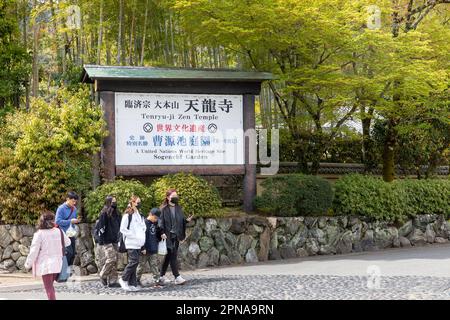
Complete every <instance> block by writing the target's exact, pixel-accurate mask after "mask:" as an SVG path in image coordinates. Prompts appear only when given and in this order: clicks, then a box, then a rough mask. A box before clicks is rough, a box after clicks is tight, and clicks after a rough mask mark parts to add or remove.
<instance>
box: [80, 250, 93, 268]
mask: <svg viewBox="0 0 450 320" xmlns="http://www.w3.org/2000/svg"><path fill="white" fill-rule="evenodd" d="M92 263H95V260H94V255H93V254H92V253H90V252H89V251H86V252H84V253H83V254H81V255H80V265H81V267H82V268H86V267H87V266H88V265H90V264H92Z"/></svg>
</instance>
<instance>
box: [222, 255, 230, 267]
mask: <svg viewBox="0 0 450 320" xmlns="http://www.w3.org/2000/svg"><path fill="white" fill-rule="evenodd" d="M230 264H231V261H230V258H228V256H226V255H224V254H221V255H220V258H219V265H220V266H229V265H230Z"/></svg>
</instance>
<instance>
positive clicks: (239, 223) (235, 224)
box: [230, 217, 246, 234]
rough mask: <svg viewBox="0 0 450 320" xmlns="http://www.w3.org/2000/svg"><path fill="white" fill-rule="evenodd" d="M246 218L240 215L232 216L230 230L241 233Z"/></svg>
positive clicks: (243, 230)
mask: <svg viewBox="0 0 450 320" xmlns="http://www.w3.org/2000/svg"><path fill="white" fill-rule="evenodd" d="M245 227H246V219H245V218H242V217H238V218H232V219H231V227H230V231H231V232H232V233H234V234H241V233H244V232H245Z"/></svg>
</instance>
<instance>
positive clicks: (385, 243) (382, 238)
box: [374, 228, 394, 249]
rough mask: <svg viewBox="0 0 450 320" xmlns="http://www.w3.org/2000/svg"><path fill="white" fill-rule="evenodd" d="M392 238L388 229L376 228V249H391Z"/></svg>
mask: <svg viewBox="0 0 450 320" xmlns="http://www.w3.org/2000/svg"><path fill="white" fill-rule="evenodd" d="M393 238H394V236H393V235H392V233H391V232H390V230H388V229H381V228H376V229H375V232H374V241H375V245H376V246H377V247H378V248H381V249H384V248H390V247H392V242H393Z"/></svg>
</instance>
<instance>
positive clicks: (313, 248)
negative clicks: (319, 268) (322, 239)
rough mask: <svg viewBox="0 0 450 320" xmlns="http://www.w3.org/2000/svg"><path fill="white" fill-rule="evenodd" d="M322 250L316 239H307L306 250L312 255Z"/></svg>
mask: <svg viewBox="0 0 450 320" xmlns="http://www.w3.org/2000/svg"><path fill="white" fill-rule="evenodd" d="M319 250H320V247H319V244H318V242H317V240H316V239H313V238H309V239H308V240H306V251H308V254H309V255H310V256H314V255H316V254H317V253H318V252H319Z"/></svg>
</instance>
